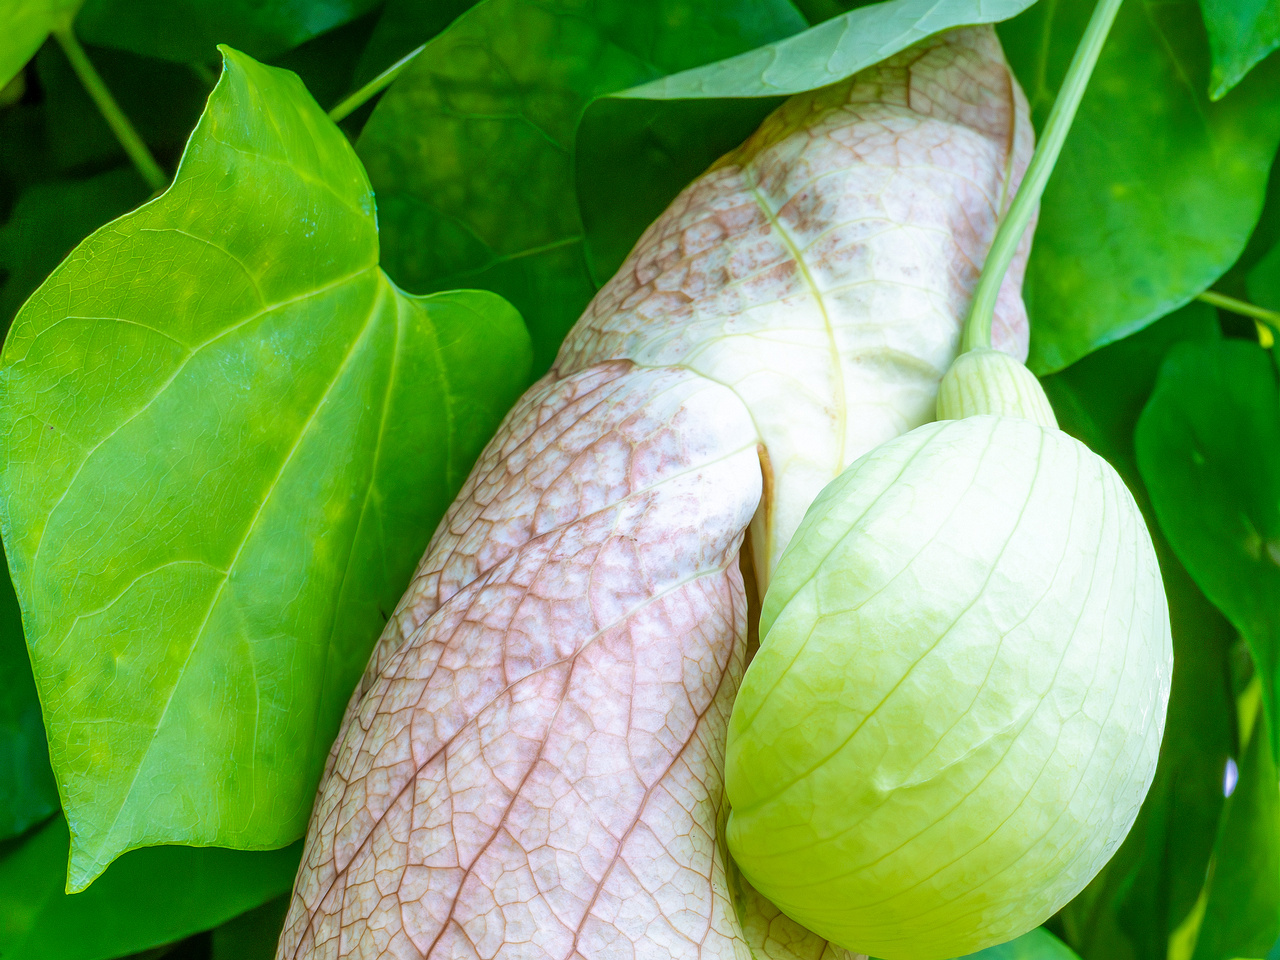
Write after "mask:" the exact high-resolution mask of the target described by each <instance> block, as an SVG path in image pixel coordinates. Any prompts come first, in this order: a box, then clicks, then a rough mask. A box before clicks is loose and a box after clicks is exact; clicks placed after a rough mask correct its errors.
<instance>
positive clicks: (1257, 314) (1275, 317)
mask: <svg viewBox="0 0 1280 960" xmlns="http://www.w3.org/2000/svg"><path fill="white" fill-rule="evenodd" d="M1196 299H1197V300H1203V301H1204V302H1205V303H1207V304H1210V305H1211V306H1214V307H1221V308H1222V309H1223V310H1229V311H1230V312H1231V313H1238V314H1240V315H1241V316H1242V317H1251V318H1252V319H1254V320H1261V321H1262V322H1263V323H1265V324H1266V325H1267V326H1269V327H1273V328H1275V329H1276V330H1280V313H1277V312H1276V311H1275V310H1268V309H1267V308H1266V307H1258V306H1255V305H1254V304H1252V303H1249V302H1248V301H1247V300H1237V299H1236V298H1235V297H1229V296H1227V295H1226V294H1225V293H1218V292H1217V291H1216V290H1206V291H1205V292H1204V293H1200V294H1197V295H1196Z"/></svg>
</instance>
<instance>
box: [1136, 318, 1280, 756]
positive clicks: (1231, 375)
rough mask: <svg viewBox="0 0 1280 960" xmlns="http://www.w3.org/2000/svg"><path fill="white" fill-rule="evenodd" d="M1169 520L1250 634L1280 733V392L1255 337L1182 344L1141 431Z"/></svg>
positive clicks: (1147, 467) (1148, 472)
mask: <svg viewBox="0 0 1280 960" xmlns="http://www.w3.org/2000/svg"><path fill="white" fill-rule="evenodd" d="M1137 449H1138V464H1139V466H1140V467H1141V470H1142V477H1143V479H1144V480H1145V481H1146V485H1147V489H1148V490H1149V491H1150V493H1151V502H1152V504H1153V505H1154V507H1155V512H1156V515H1157V516H1158V517H1159V519H1160V527H1161V529H1162V530H1163V531H1164V533H1165V536H1167V537H1168V538H1169V542H1170V544H1172V546H1173V549H1174V551H1175V552H1176V553H1177V555H1178V558H1179V559H1180V560H1181V561H1182V562H1183V564H1185V565H1186V568H1187V570H1188V571H1189V572H1190V573H1191V575H1192V577H1194V578H1195V581H1196V583H1197V584H1199V585H1200V588H1201V589H1202V590H1203V591H1204V592H1205V595H1206V596H1208V597H1209V599H1210V600H1212V601H1213V602H1214V604H1215V605H1217V607H1218V608H1219V609H1221V610H1222V612H1223V613H1225V614H1226V615H1227V617H1228V619H1230V620H1231V622H1232V624H1234V625H1235V627H1236V629H1237V630H1239V631H1240V633H1241V634H1242V635H1243V636H1244V638H1245V640H1246V641H1247V642H1248V644H1249V649H1250V652H1251V653H1252V654H1253V659H1254V663H1255V664H1256V667H1257V671H1258V675H1259V677H1260V679H1261V681H1262V691H1263V704H1264V706H1265V708H1266V710H1267V713H1268V716H1269V719H1272V725H1271V732H1272V737H1273V745H1274V738H1275V725H1274V719H1273V718H1275V717H1276V715H1277V714H1276V707H1277V704H1276V691H1277V671H1278V670H1280V392H1278V391H1277V386H1276V374H1275V368H1274V366H1273V363H1272V359H1271V357H1270V356H1269V355H1268V354H1267V353H1266V352H1265V351H1263V350H1261V349H1260V348H1259V347H1258V346H1257V345H1256V344H1254V343H1248V342H1245V341H1224V342H1220V343H1204V344H1182V345H1180V346H1178V347H1176V348H1175V349H1174V350H1172V351H1171V352H1170V354H1169V356H1168V358H1167V359H1166V360H1165V362H1164V366H1163V367H1162V368H1161V371H1160V379H1159V381H1158V382H1157V384H1156V388H1155V391H1154V392H1153V393H1152V395H1151V400H1150V401H1149V402H1148V404H1147V406H1146V408H1145V409H1144V410H1143V413H1142V417H1141V419H1140V420H1139V422H1138V431H1137Z"/></svg>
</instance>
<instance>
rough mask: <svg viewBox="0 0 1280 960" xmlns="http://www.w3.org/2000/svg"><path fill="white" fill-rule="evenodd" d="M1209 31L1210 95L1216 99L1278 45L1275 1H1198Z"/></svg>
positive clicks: (1279, 25) (1279, 34) (1278, 9)
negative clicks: (1211, 62)
mask: <svg viewBox="0 0 1280 960" xmlns="http://www.w3.org/2000/svg"><path fill="white" fill-rule="evenodd" d="M1200 10H1201V12H1202V13H1203V14H1204V25H1205V28H1206V29H1207V30H1208V31H1209V49H1210V51H1211V52H1212V53H1213V74H1212V76H1211V78H1210V84H1209V95H1210V96H1211V97H1212V98H1213V99H1214V100H1219V99H1221V98H1222V97H1224V96H1226V94H1227V93H1228V92H1230V90H1231V88H1232V87H1234V86H1235V85H1236V84H1237V83H1239V82H1240V81H1241V80H1242V79H1243V78H1244V76H1245V74H1247V73H1248V72H1249V71H1250V70H1252V69H1253V68H1254V66H1256V65H1257V64H1258V63H1259V61H1261V60H1262V58H1263V57H1265V56H1267V54H1269V53H1271V51H1272V50H1274V49H1275V48H1276V47H1278V46H1280V3H1276V0H1200Z"/></svg>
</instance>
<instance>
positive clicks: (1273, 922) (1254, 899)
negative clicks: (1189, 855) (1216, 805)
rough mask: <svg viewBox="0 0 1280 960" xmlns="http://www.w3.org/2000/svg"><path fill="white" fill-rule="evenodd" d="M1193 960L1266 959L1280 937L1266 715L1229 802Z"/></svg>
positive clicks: (1278, 829)
mask: <svg viewBox="0 0 1280 960" xmlns="http://www.w3.org/2000/svg"><path fill="white" fill-rule="evenodd" d="M1206 892H1207V898H1206V901H1205V910H1204V918H1203V920H1202V921H1201V924H1200V931H1199V936H1198V938H1197V939H1196V949H1195V953H1194V954H1192V960H1234V958H1236V957H1264V956H1266V955H1267V953H1268V952H1269V951H1270V950H1271V948H1272V946H1274V945H1275V942H1276V938H1277V937H1280V785H1278V782H1277V776H1276V764H1275V759H1274V758H1273V756H1272V753H1271V735H1270V732H1269V731H1268V729H1267V717H1266V714H1265V713H1263V714H1261V715H1260V716H1259V718H1258V720H1257V722H1256V723H1255V724H1254V728H1253V734H1252V736H1250V738H1249V742H1248V744H1247V745H1246V746H1245V749H1244V755H1243V756H1242V757H1241V758H1240V779H1239V780H1238V781H1237V783H1236V788H1235V792H1234V793H1232V794H1231V797H1230V798H1229V799H1228V800H1227V806H1226V810H1225V812H1224V813H1223V817H1222V829H1221V831H1220V833H1219V835H1218V841H1217V843H1216V844H1215V846H1214V862H1213V867H1212V869H1211V872H1210V874H1209V879H1208V880H1207V881H1206Z"/></svg>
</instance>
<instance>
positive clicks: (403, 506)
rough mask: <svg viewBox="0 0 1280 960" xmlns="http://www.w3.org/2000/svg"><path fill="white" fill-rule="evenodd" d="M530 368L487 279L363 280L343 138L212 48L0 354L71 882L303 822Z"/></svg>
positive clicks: (368, 243)
mask: <svg viewBox="0 0 1280 960" xmlns="http://www.w3.org/2000/svg"><path fill="white" fill-rule="evenodd" d="M527 369H528V340H527V337H526V335H525V334H524V331H523V328H522V326H521V324H520V321H519V317H518V316H517V315H516V314H515V312H514V311H513V310H512V309H511V308H510V307H509V306H508V305H507V304H505V303H504V302H503V301H501V300H500V299H499V298H497V297H495V296H493V295H492V294H487V293H479V292H463V293H454V294H447V295H440V296H436V297H427V298H414V297H409V296H407V295H405V294H403V293H401V292H400V291H399V290H398V289H397V288H396V287H394V286H393V285H392V284H391V283H390V282H389V281H388V280H387V279H386V277H385V275H384V274H383V273H382V272H381V270H380V269H379V267H378V237H377V230H376V226H375V222H374V213H373V198H372V194H371V193H370V190H369V186H368V182H367V180H366V178H365V175H364V172H363V170H362V168H361V167H360V164H359V161H358V160H357V159H356V157H355V155H354V153H353V152H352V150H351V148H350V146H349V145H348V144H347V142H346V140H345V138H344V137H343V136H342V134H341V133H340V132H339V131H338V130H337V128H336V127H334V126H333V124H332V123H330V122H329V120H328V119H327V118H326V117H325V116H324V114H323V113H322V112H321V111H320V109H319V108H318V107H317V106H316V105H315V103H314V101H313V100H311V98H310V97H309V96H308V95H307V94H306V91H305V90H304V89H303V88H302V86H301V84H300V83H299V82H298V81H297V78H296V77H294V76H293V75H292V74H288V73H285V72H284V71H279V70H273V69H271V68H266V67H262V66H260V65H258V64H256V63H254V62H253V61H252V60H250V59H248V58H246V57H244V56H242V55H239V54H235V53H233V52H228V53H227V62H226V68H225V71H224V74H223V78H222V80H221V81H220V82H219V84H218V87H217V89H216V90H215V92H214V94H213V96H212V97H211V98H210V103H209V107H208V109H207V111H206V112H205V115H204V116H203V117H202V119H201V121H200V124H199V126H198V127H197V129H196V132H195V134H194V135H193V137H192V140H191V143H190V145H189V147H188V149H187V152H186V154H185V155H184V158H183V162H182V165H181V168H180V170H179V174H178V177H177V179H176V180H175V182H174V184H173V186H172V187H171V188H170V189H169V190H168V191H167V192H166V193H165V194H164V196H162V197H161V198H160V199H158V200H156V201H153V202H152V203H150V204H148V205H146V206H144V207H143V208H141V209H140V210H139V211H137V212H136V213H134V214H132V215H130V216H127V217H125V218H122V219H121V220H117V221H116V222H114V223H113V224H111V225H109V226H108V227H106V228H104V229H102V230H100V231H99V232H98V233H96V234H94V235H93V236H92V237H90V238H89V239H88V240H87V241H85V242H84V243H83V244H82V245H81V246H80V247H79V248H77V250H76V251H75V252H74V253H73V254H72V255H71V257H70V258H69V259H68V260H67V261H66V262H65V263H64V264H63V265H62V266H61V267H59V268H58V270H57V271H55V273H54V274H53V275H52V276H51V277H50V278H49V280H48V281H46V283H45V284H44V285H43V286H42V287H41V289H40V290H39V291H37V292H36V294H35V295H34V296H33V297H32V299H31V300H30V301H29V302H28V304H27V305H26V307H24V309H23V310H22V312H21V313H20V314H19V315H18V318H17V320H16V321H15V323H14V327H13V330H12V332H11V333H10V336H9V339H8V341H7V342H6V345H5V350H4V354H3V358H2V359H0V399H2V401H3V402H2V403H0V423H2V429H3V431H4V433H5V435H6V436H7V437H8V438H9V443H8V446H7V447H6V449H5V450H4V459H3V473H2V474H0V516H2V517H3V521H4V530H5V540H6V545H7V547H8V548H9V551H10V557H11V561H12V566H13V571H14V580H15V583H16V585H17V588H18V595H19V599H20V600H21V602H22V607H23V616H24V622H25V626H26V633H27V640H28V644H29V646H30V650H31V657H32V662H33V665H34V670H35V676H36V682H37V685H38V686H39V688H40V691H41V697H42V701H43V702H44V703H45V705H46V712H45V723H46V725H47V728H48V732H49V742H50V744H51V750H50V753H51V759H52V761H53V767H54V771H55V772H56V774H57V776H58V780H59V784H60V786H61V790H62V795H63V798H64V809H65V812H66V815H67V820H68V822H69V824H70V828H71V836H72V851H71V863H70V869H69V877H68V887H69V889H72V890H75V889H80V888H82V887H84V886H85V885H86V884H88V883H89V882H90V881H91V880H92V879H93V878H94V877H95V876H96V875H97V874H98V873H100V872H101V871H102V869H104V868H105V866H106V865H107V864H108V863H110V862H111V860H112V859H113V858H114V857H115V856H117V855H119V854H120V853H122V852H123V851H125V850H128V849H131V848H133V847H138V846H143V845H148V844H155V843H166V842H187V843H195V844H218V845H227V846H239V847H247V848H263V847H274V846H280V845H283V844H285V843H287V842H289V841H290V840H292V839H294V838H295V837H297V836H299V835H300V834H301V832H302V830H303V828H304V826H305V822H306V817H307V814H308V812H309V810H310V808H311V801H312V797H313V794H314V790H315V784H316V782H317V780H318V778H319V774H320V768H321V765H322V763H323V759H324V756H325V754H326V752H327V750H328V747H329V743H330V740H331V738H332V736H333V733H334V731H335V730H336V729H337V724H338V720H339V718H340V715H341V712H342V708H343V706H344V704H345V701H346V698H347V696H348V694H349V692H350V690H351V688H352V685H353V684H354V681H355V678H356V677H357V676H358V674H359V672H360V670H361V669H362V667H363V665H364V661H365V658H366V657H367V654H368V651H369V648H370V646H371V644H372V642H373V639H374V638H375V636H376V635H377V633H378V632H379V630H380V629H381V626H382V622H383V619H384V618H385V616H386V614H387V613H388V612H389V611H390V610H391V609H392V607H393V606H394V603H395V600H396V598H397V597H398V596H399V594H400V591H401V590H402V589H403V586H404V584H405V583H406V582H407V580H408V576H409V573H410V572H411V570H412V568H413V565H414V562H415V561H416V559H417V557H418V555H419V554H420V552H421V550H422V549H423V547H424V546H425V543H426V540H427V538H428V537H429V535H430V533H431V530H432V528H433V527H434V525H435V523H436V520H437V519H438V517H439V516H440V514H441V513H442V512H443V509H444V507H445V505H447V503H448V502H449V500H450V499H451V497H452V496H453V493H454V491H455V490H456V489H457V487H458V486H459V485H460V484H461V481H462V479H463V478H464V477H465V474H466V472H467V470H468V469H469V467H470V464H471V461H472V459H473V458H474V456H475V455H476V454H477V453H478V451H479V449H480V446H481V445H482V444H483V442H484V440H485V439H487V437H488V436H489V434H490V433H491V432H492V430H493V427H494V426H495V425H496V422H497V420H498V418H499V417H500V416H501V414H502V413H503V412H504V411H505V409H506V406H507V405H508V404H509V402H510V401H511V400H513V399H514V397H515V396H516V395H517V394H518V392H519V390H520V388H521V387H522V386H523V385H524V383H525V378H526V375H527Z"/></svg>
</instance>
